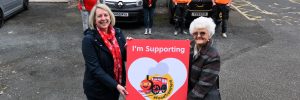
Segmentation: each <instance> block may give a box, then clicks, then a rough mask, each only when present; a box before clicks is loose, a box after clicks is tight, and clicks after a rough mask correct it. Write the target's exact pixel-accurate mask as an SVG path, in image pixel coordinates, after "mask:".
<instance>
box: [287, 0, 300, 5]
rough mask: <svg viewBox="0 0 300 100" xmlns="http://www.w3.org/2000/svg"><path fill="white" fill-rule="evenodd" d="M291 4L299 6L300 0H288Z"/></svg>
mask: <svg viewBox="0 0 300 100" xmlns="http://www.w3.org/2000/svg"><path fill="white" fill-rule="evenodd" d="M289 1H290V2H292V3H296V4H300V0H289Z"/></svg>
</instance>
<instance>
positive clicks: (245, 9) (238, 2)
mask: <svg viewBox="0 0 300 100" xmlns="http://www.w3.org/2000/svg"><path fill="white" fill-rule="evenodd" d="M231 6H232V7H233V8H234V9H236V10H237V11H238V12H239V13H241V14H242V15H243V16H245V17H246V18H247V19H248V20H264V19H263V18H262V16H260V15H255V14H251V13H252V12H259V13H262V14H267V15H277V14H276V13H273V12H269V11H266V10H262V9H260V8H259V7H258V6H257V5H254V4H252V3H251V2H249V1H246V0H234V1H233V2H232V5H231Z"/></svg>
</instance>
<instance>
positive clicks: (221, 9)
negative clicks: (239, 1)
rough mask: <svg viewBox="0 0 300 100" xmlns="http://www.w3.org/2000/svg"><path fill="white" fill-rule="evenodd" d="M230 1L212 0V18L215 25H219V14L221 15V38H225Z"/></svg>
mask: <svg viewBox="0 0 300 100" xmlns="http://www.w3.org/2000/svg"><path fill="white" fill-rule="evenodd" d="M231 2H232V0H212V4H213V8H212V12H213V14H212V18H213V19H214V21H215V23H219V22H218V20H219V18H220V14H221V15H222V36H223V37H224V38H226V37H227V34H226V32H227V22H228V18H229V10H230V7H229V6H230V5H231Z"/></svg>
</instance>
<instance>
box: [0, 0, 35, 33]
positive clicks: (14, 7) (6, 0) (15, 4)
mask: <svg viewBox="0 0 300 100" xmlns="http://www.w3.org/2000/svg"><path fill="white" fill-rule="evenodd" d="M28 1H29V0H0V28H1V27H2V25H3V24H4V20H6V19H7V18H9V17H10V16H12V15H14V14H16V13H18V12H19V11H21V10H27V9H28Z"/></svg>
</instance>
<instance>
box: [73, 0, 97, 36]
mask: <svg viewBox="0 0 300 100" xmlns="http://www.w3.org/2000/svg"><path fill="white" fill-rule="evenodd" d="M96 3H99V0H79V1H78V4H77V7H78V9H79V10H80V12H81V17H82V25H83V31H85V30H86V29H88V19H89V13H90V12H91V10H92V8H93V7H94V5H96Z"/></svg>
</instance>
